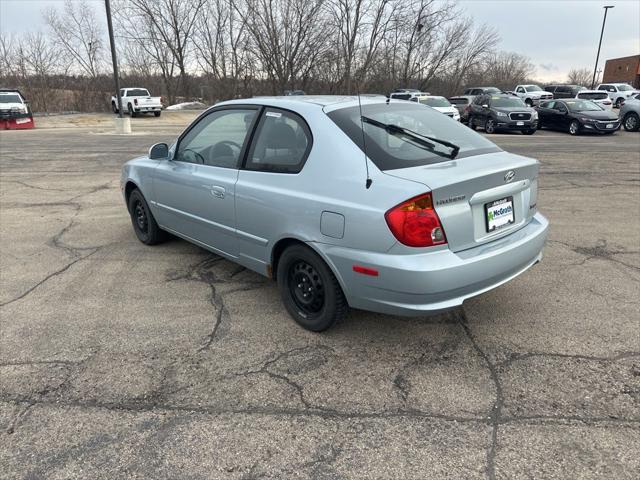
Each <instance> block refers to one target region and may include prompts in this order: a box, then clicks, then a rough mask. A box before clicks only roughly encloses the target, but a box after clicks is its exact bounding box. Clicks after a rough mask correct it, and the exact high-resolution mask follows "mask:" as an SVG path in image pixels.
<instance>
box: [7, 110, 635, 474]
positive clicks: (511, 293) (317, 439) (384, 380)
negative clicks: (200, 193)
mask: <svg viewBox="0 0 640 480" xmlns="http://www.w3.org/2000/svg"><path fill="white" fill-rule="evenodd" d="M96 118H97V117H96ZM172 118H174V119H175V121H173V122H172ZM155 120H156V119H153V118H140V119H135V120H134V122H133V128H134V132H136V134H134V135H131V136H116V135H110V134H108V133H105V131H104V130H102V131H101V129H100V126H96V125H90V126H85V127H83V126H75V127H74V126H68V128H50V129H36V130H32V131H21V132H1V133H0V158H1V160H0V186H1V189H0V254H1V256H0V259H1V270H0V272H1V273H0V276H1V278H0V280H1V286H2V288H1V290H0V305H1V307H0V315H1V318H0V334H1V335H0V465H1V467H0V477H1V478H30V479H34V478H65V479H68V478H194V479H196V478H223V479H257V478H309V479H341V478H345V479H346V478H379V479H400V478H407V479H427V478H429V479H432V478H433V479H439V478H452V479H458V478H464V479H471V478H480V479H482V478H490V479H493V478H497V479H498V478H499V479H506V478H525V479H532V478H536V479H540V478H558V479H568V478H594V479H596V478H597V479H603V478H612V479H613V478H615V479H624V478H637V473H638V471H639V470H640V455H638V452H639V451H640V287H639V285H640V283H639V282H640V216H639V211H640V134H632V133H626V132H618V133H617V134H616V135H614V136H607V137H600V136H581V137H578V138H573V137H570V136H569V135H566V134H561V133H553V132H547V131H544V132H538V133H537V134H536V135H533V136H527V137H525V136H521V135H495V136H493V137H492V139H493V140H494V141H495V142H496V143H498V144H499V145H500V146H502V147H503V148H504V149H506V150H508V151H511V152H514V153H519V154H524V155H529V156H533V157H536V158H538V159H539V160H540V161H541V163H542V166H541V175H540V181H539V183H540V192H539V200H538V204H539V208H540V210H541V211H542V212H543V213H544V214H546V215H547V216H548V218H549V220H550V221H551V230H550V236H549V242H548V245H547V247H546V250H545V257H544V259H543V261H542V262H541V263H540V264H539V265H537V266H535V267H534V268H532V269H531V270H530V271H528V272H527V273H525V274H524V275H522V276H520V277H518V278H517V279H515V280H513V281H511V282H509V283H508V284H506V285H504V286H501V287H500V288H498V289H496V290H493V291H491V292H488V293H486V294H483V295H481V296H479V297H476V298H473V299H470V300H469V301H467V302H466V303H465V305H464V308H461V309H458V310H454V311H450V312H446V313H443V314H441V315H437V316H432V317H422V318H415V319H407V318H399V317H391V316H385V315H377V314H372V313H367V312H362V311H352V312H351V314H350V315H349V317H348V318H347V319H346V320H345V321H343V322H342V323H340V324H338V325H337V326H336V327H335V328H333V329H332V330H330V331H328V332H325V333H323V334H314V333H310V332H307V331H304V330H302V329H301V328H299V327H297V326H296V324H295V323H294V322H293V321H292V320H291V319H290V318H289V317H288V316H287V314H286V312H285V309H284V308H283V306H282V304H281V302H280V300H279V297H278V293H277V289H276V286H275V284H274V283H273V282H272V281H269V280H267V279H264V278H262V277H260V276H258V275H256V274H254V273H252V272H249V271H247V270H244V269H243V268H241V267H238V266H237V265H235V264H233V263H230V262H228V261H226V260H223V259H221V258H219V257H217V256H215V255H213V254H211V253H208V252H206V251H204V250H202V249H200V248H198V247H196V246H194V245H191V244H189V243H186V242H184V241H181V240H177V239H174V240H171V241H169V242H167V243H165V244H162V245H159V246H157V247H146V246H144V245H142V244H141V243H140V242H138V240H137V239H136V237H135V235H134V233H133V230H132V228H131V224H130V221H129V218H128V216H127V212H126V209H125V206H124V204H123V201H122V199H121V196H120V191H119V173H120V167H121V165H122V164H123V163H124V162H125V161H126V160H128V159H129V158H132V157H133V156H137V155H140V154H143V153H144V152H145V151H146V150H147V148H148V147H149V146H150V145H151V144H153V143H155V142H158V141H171V140H172V139H173V138H174V137H175V136H176V135H177V133H179V131H180V130H181V129H182V127H183V126H184V124H185V119H184V118H183V117H178V116H175V117H171V115H163V117H162V122H156V121H155Z"/></svg>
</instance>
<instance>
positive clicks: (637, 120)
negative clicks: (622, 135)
mask: <svg viewBox="0 0 640 480" xmlns="http://www.w3.org/2000/svg"><path fill="white" fill-rule="evenodd" d="M622 126H623V127H624V129H625V130H626V131H627V132H635V131H636V130H638V128H640V117H638V114H637V113H635V112H629V113H627V114H626V115H625V116H624V120H622Z"/></svg>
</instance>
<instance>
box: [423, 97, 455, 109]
mask: <svg viewBox="0 0 640 480" xmlns="http://www.w3.org/2000/svg"><path fill="white" fill-rule="evenodd" d="M418 101H419V102H420V103H422V104H423V105H429V106H430V107H450V106H451V104H450V103H449V102H448V101H447V99H446V98H444V97H426V98H420V99H418Z"/></svg>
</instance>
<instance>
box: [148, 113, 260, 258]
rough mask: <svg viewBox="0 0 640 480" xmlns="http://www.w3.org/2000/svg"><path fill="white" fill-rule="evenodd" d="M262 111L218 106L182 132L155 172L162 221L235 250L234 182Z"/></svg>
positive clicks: (217, 247)
mask: <svg viewBox="0 0 640 480" xmlns="http://www.w3.org/2000/svg"><path fill="white" fill-rule="evenodd" d="M258 112H259V107H257V106H237V105H233V106H226V107H220V108H217V109H214V110H211V111H209V112H207V113H206V114H205V115H203V116H202V117H201V118H200V119H199V120H197V121H196V122H194V123H193V124H192V125H191V127H190V128H189V129H188V130H186V131H185V132H184V133H183V134H182V135H181V137H180V138H179V139H178V142H177V145H176V146H175V151H174V153H173V158H172V159H171V160H168V161H165V162H161V163H160V164H159V165H158V167H157V168H156V169H155V170H154V174H153V190H154V200H155V201H154V204H155V207H156V209H155V211H157V215H156V218H157V220H158V223H159V224H160V225H161V226H162V227H164V228H166V229H169V230H171V231H173V232H175V233H178V234H179V235H181V236H184V237H187V238H188V239H190V240H195V241H196V243H200V244H202V245H203V246H205V247H207V248H209V249H211V250H213V251H215V252H217V253H220V254H223V255H226V256H229V257H235V256H236V255H237V238H236V231H235V229H236V225H235V186H236V182H237V180H238V169H239V166H240V162H241V159H242V158H243V156H244V153H245V151H246V148H247V144H248V139H249V136H250V135H249V133H250V132H251V130H252V129H253V127H254V125H255V122H256V119H257V117H258Z"/></svg>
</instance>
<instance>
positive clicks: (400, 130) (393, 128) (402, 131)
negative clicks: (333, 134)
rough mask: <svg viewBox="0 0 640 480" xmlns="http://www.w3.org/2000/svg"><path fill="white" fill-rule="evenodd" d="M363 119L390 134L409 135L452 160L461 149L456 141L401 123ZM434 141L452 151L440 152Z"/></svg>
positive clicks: (419, 143) (422, 144)
mask: <svg viewBox="0 0 640 480" xmlns="http://www.w3.org/2000/svg"><path fill="white" fill-rule="evenodd" d="M362 121H363V122H365V123H368V124H369V125H373V126H375V127H378V128H382V129H384V130H385V131H386V132H387V133H389V134H390V135H395V136H400V137H402V136H404V137H408V138H410V139H411V140H412V141H413V142H415V143H417V144H418V145H420V146H422V147H425V148H427V149H428V150H430V151H432V152H433V153H435V154H436V155H440V156H441V157H445V158H450V159H451V160H453V159H454V158H456V156H457V155H458V152H459V151H460V147H459V146H458V145H456V144H454V143H451V142H447V141H446V140H440V139H439V138H435V137H430V136H428V135H423V134H421V133H418V132H414V131H413V130H409V129H408V128H404V127H401V126H399V125H394V124H389V123H382V122H379V121H378V120H374V119H373V118H369V117H364V116H363V117H362ZM425 139H426V140H425ZM428 140H431V141H428ZM432 142H435V143H439V144H440V145H444V146H445V147H448V148H450V149H451V153H449V154H448V155H447V154H445V153H442V152H439V151H438V150H436V146H435V144H434V143H432Z"/></svg>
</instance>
